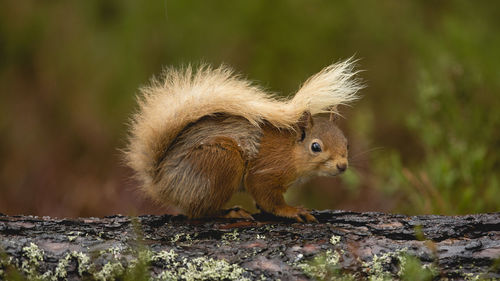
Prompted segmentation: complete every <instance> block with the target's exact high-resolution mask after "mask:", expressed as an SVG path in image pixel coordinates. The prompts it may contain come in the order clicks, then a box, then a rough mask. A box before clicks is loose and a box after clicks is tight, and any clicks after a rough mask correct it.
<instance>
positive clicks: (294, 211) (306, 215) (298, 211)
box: [275, 206, 318, 222]
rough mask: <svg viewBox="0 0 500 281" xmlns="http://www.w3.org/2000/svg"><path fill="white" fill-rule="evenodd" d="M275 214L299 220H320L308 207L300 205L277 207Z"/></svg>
mask: <svg viewBox="0 0 500 281" xmlns="http://www.w3.org/2000/svg"><path fill="white" fill-rule="evenodd" d="M275 215H277V216H280V217H285V218H290V219H294V220H296V221H298V222H318V220H317V219H316V218H315V217H314V216H313V215H311V213H310V212H309V211H308V210H307V209H305V208H300V207H291V206H285V207H282V208H279V209H277V210H276V213H275Z"/></svg>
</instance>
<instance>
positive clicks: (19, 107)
mask: <svg viewBox="0 0 500 281" xmlns="http://www.w3.org/2000/svg"><path fill="white" fill-rule="evenodd" d="M499 6H500V2H497V1H482V2H472V1H440V2H430V1H429V2H426V1H419V2H416V1H404V2H403V1H396V0H384V1H375V0H370V1H363V2H359V1H343V2H338V1H335V2H333V1H316V0H314V1H295V0H294V1H244V2H242V1H240V2H234V1H215V2H213V1H210V2H207V1H175V0H162V1H147V2H142V1H132V0H121V1H118V0H108V1H96V0H87V1H71V0H68V1H29V0H28V1H12V0H11V1H9V0H7V1H2V2H1V3H0V112H1V114H0V133H1V135H2V137H1V138H0V159H1V164H0V212H4V213H9V214H16V213H24V214H37V215H59V216H88V215H94V216H97V215H104V214H111V213H116V212H122V213H126V214H130V213H142V212H164V211H165V209H155V208H153V207H151V204H150V203H149V202H148V201H147V200H144V199H141V198H138V197H137V194H136V193H134V191H133V189H134V187H135V186H136V184H135V183H134V182H133V181H131V180H129V177H130V174H131V173H130V171H129V170H128V169H126V168H125V167H123V165H121V162H120V161H121V160H120V155H119V152H118V150H117V148H120V147H123V146H124V144H125V138H126V122H127V119H128V117H129V116H130V114H131V112H132V111H133V110H134V108H135V99H134V95H135V93H136V89H137V88H138V87H139V86H140V85H143V84H145V83H147V81H148V79H149V77H151V76H152V75H154V74H159V73H160V71H161V69H162V67H164V66H166V65H169V66H180V65H182V64H186V63H193V62H195V63H196V62H200V61H204V62H208V63H210V64H214V65H218V64H220V63H223V62H224V63H227V64H228V65H231V66H233V67H234V68H235V69H236V70H237V71H238V72H241V73H243V74H244V75H246V76H247V77H248V78H249V79H251V80H255V81H258V82H259V83H261V84H263V85H264V86H266V87H267V88H269V89H270V90H271V91H275V92H280V93H283V94H285V95H286V94H289V93H293V91H294V90H295V89H297V88H298V86H299V84H300V83H301V82H303V81H304V80H305V79H306V78H307V77H308V76H310V75H311V74H314V73H316V72H317V71H319V70H320V69H321V68H322V67H323V66H326V65H328V64H330V63H332V62H334V61H338V60H340V59H343V58H347V57H350V56H352V55H355V56H356V57H357V58H360V61H359V68H360V69H364V70H366V71H365V72H363V73H361V74H360V76H361V77H362V78H363V79H364V80H365V82H366V84H367V85H368V88H367V89H365V90H363V91H362V95H363V99H362V100H361V101H360V102H358V103H357V104H355V105H354V107H353V108H346V109H345V110H344V115H345V116H346V120H344V121H342V124H341V125H342V127H343V128H344V130H345V132H346V134H347V135H348V137H349V139H350V142H351V147H352V152H351V158H352V159H351V169H350V170H349V172H348V173H347V174H346V175H345V176H343V177H341V178H337V179H317V180H314V181H312V182H311V183H309V184H308V185H307V186H306V187H304V188H300V189H292V190H291V191H290V192H289V194H287V196H288V197H289V200H290V201H291V202H294V203H296V204H305V205H306V206H307V207H313V208H344V209H352V210H359V211H364V210H374V211H395V212H405V213H410V214H417V213H438V214H462V213H472V212H491V211H499V210H500V199H499V197H498V194H500V186H499V185H500V183H499V180H500V179H499V174H500V173H499V171H500V154H499V153H498V152H497V151H496V147H498V145H499V144H500V131H499V130H498V128H499V127H500V126H499V125H500V124H499V123H500V113H499V111H498V108H499V106H500V99H499V90H500V67H499V66H498V65H499V62H500V52H498V50H500V37H499V36H497V35H496V34H497V33H498V29H499V27H500V17H498V11H499V10H500V7H499Z"/></svg>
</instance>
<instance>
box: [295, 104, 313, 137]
mask: <svg viewBox="0 0 500 281" xmlns="http://www.w3.org/2000/svg"><path fill="white" fill-rule="evenodd" d="M312 126H313V118H312V116H311V112H309V111H305V112H304V113H302V116H300V118H299V121H297V128H298V130H297V133H298V136H299V141H303V140H304V138H305V137H306V132H308V131H309V130H310V129H311V128H312Z"/></svg>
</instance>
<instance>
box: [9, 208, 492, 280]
mask: <svg viewBox="0 0 500 281" xmlns="http://www.w3.org/2000/svg"><path fill="white" fill-rule="evenodd" d="M313 214H314V215H315V216H316V218H317V219H318V220H319V223H315V224H301V223H294V222H292V221H284V220H281V219H279V218H276V217H272V216H270V215H265V214H257V215H255V219H256V220H255V221H245V220H222V219H218V220H187V219H186V218H185V217H183V216H169V215H164V216H152V215H150V216H140V217H137V218H131V217H126V216H110V217H105V218H79V219H56V218H50V217H33V216H5V215H0V253H1V261H2V262H1V265H0V279H2V276H3V278H5V277H6V276H7V277H8V276H14V275H15V274H21V275H23V276H26V277H27V278H28V279H32V278H42V277H43V278H46V279H52V280H63V279H68V280H78V279H87V280H88V279H102V280H105V279H112V278H113V277H117V278H124V276H126V275H127V274H128V275H129V276H130V275H131V274H132V275H133V274H139V275H140V276H147V277H149V278H152V279H155V278H160V279H161V278H163V279H169V278H170V279H172V280H175V279H179V278H183V279H186V280H189V279H190V278H193V279H214V280H217V279H245V278H247V279H250V280H261V279H271V280H275V279H281V280H308V279H334V278H340V277H342V276H343V277H344V278H345V277H346V276H348V275H349V274H350V275H351V276H353V277H355V278H356V279H365V278H369V277H370V276H374V275H378V276H379V277H380V276H382V277H383V278H393V279H400V278H408V277H405V276H411V275H405V274H412V273H411V272H410V270H409V269H408V268H405V266H407V265H408V264H409V262H411V261H412V262H414V261H415V260H417V259H412V258H411V257H412V256H413V257H416V258H418V260H420V263H418V260H417V267H419V266H420V264H421V266H422V269H421V270H422V271H418V273H416V274H424V273H426V272H427V273H428V272H431V273H432V274H431V276H433V277H430V278H432V279H440V278H449V279H458V280H459V279H466V278H469V279H470V278H472V277H473V276H479V277H481V278H500V271H499V266H498V265H499V257H500V213H491V214H478V215H466V216H437V215H426V216H404V215H395V214H382V213H355V212H346V211H329V210H327V211H319V212H318V211H315V212H313ZM131 265H132V266H131ZM137 265H144V266H143V267H142V269H143V272H140V269H141V266H137ZM424 267H425V268H427V269H424ZM130 268H132V269H133V270H130ZM134 270H135V271H134ZM424 271H425V272H424ZM141 274H142V275H141ZM139 275H134V276H136V277H137V276H139Z"/></svg>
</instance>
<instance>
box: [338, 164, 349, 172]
mask: <svg viewBox="0 0 500 281" xmlns="http://www.w3.org/2000/svg"><path fill="white" fill-rule="evenodd" d="M337 169H339V171H340V172H344V171H345V170H346V169H347V163H340V164H337Z"/></svg>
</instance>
